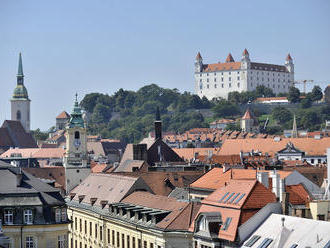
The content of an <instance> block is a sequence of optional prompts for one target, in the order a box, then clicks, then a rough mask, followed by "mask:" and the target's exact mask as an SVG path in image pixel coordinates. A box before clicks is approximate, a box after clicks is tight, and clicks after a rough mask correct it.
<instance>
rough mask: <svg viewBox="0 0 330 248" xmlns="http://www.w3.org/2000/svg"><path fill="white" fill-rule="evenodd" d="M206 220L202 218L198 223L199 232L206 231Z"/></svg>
mask: <svg viewBox="0 0 330 248" xmlns="http://www.w3.org/2000/svg"><path fill="white" fill-rule="evenodd" d="M206 226H207V224H206V218H205V217H203V218H202V219H201V220H200V222H199V230H202V231H206Z"/></svg>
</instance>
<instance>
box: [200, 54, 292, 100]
mask: <svg viewBox="0 0 330 248" xmlns="http://www.w3.org/2000/svg"><path fill="white" fill-rule="evenodd" d="M293 82H294V65H293V60H292V58H291V56H290V54H288V55H287V57H286V60H285V64H284V65H273V64H265V63H256V62H251V61H250V56H249V53H248V51H247V50H246V49H245V50H244V51H243V54H242V59H241V60H240V61H239V62H235V61H234V58H233V56H232V55H231V54H230V53H229V55H228V57H227V59H226V61H225V62H224V63H221V62H218V63H215V64H203V58H202V56H201V54H200V53H198V54H197V56H196V60H195V93H196V94H197V95H198V96H199V97H201V98H202V97H203V96H206V97H207V98H208V99H209V100H211V99H213V98H218V97H222V98H225V99H227V98H228V93H229V92H232V91H238V92H242V91H253V90H255V89H256V87H257V86H258V85H264V86H265V87H268V88H270V89H272V90H273V92H274V93H276V94H278V93H281V92H288V91H289V88H290V87H291V86H293Z"/></svg>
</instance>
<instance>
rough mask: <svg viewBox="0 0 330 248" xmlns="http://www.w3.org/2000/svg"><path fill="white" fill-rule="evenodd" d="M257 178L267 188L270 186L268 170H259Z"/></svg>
mask: <svg viewBox="0 0 330 248" xmlns="http://www.w3.org/2000/svg"><path fill="white" fill-rule="evenodd" d="M257 180H258V181H259V182H260V183H262V184H263V185H264V186H265V187H266V188H267V189H268V187H269V182H268V172H260V171H258V172H257Z"/></svg>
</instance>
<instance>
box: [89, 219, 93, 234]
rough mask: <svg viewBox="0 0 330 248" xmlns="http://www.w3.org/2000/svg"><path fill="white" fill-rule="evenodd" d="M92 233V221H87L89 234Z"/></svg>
mask: <svg viewBox="0 0 330 248" xmlns="http://www.w3.org/2000/svg"><path fill="white" fill-rule="evenodd" d="M92 235H93V226H92V222H89V236H92Z"/></svg>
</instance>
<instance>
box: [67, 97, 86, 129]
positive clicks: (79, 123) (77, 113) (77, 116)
mask: <svg viewBox="0 0 330 248" xmlns="http://www.w3.org/2000/svg"><path fill="white" fill-rule="evenodd" d="M77 96H78V95H77V94H76V100H75V102H74V106H73V110H72V112H71V118H70V122H69V127H70V128H71V127H85V124H84V119H83V118H82V113H81V108H80V107H79V104H78V100H77Z"/></svg>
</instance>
